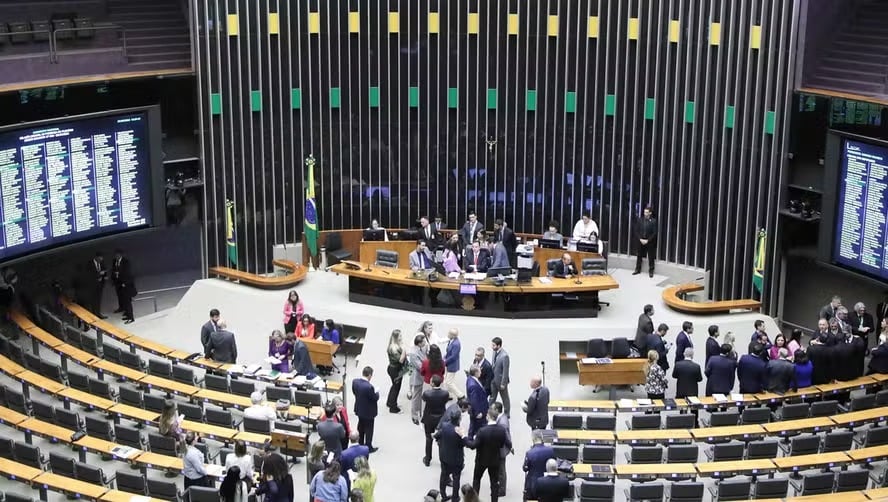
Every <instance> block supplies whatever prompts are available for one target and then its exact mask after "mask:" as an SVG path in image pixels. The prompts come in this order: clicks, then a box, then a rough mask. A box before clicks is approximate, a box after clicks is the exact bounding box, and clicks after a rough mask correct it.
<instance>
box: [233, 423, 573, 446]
mask: <svg viewBox="0 0 888 502" xmlns="http://www.w3.org/2000/svg"><path fill="white" fill-rule="evenodd" d="M243 424H244V432H255V433H256V434H271V421H269V420H266V419H264V418H251V417H244V420H243ZM574 449H576V448H574Z"/></svg>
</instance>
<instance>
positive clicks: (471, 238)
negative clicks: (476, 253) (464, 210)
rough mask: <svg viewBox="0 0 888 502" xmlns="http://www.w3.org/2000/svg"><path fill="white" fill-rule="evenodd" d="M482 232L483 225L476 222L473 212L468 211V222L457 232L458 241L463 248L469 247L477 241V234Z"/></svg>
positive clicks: (476, 216)
mask: <svg viewBox="0 0 888 502" xmlns="http://www.w3.org/2000/svg"><path fill="white" fill-rule="evenodd" d="M481 230H484V224H483V223H481V222H480V221H478V215H476V214H475V211H469V220H468V221H466V222H465V224H464V225H463V226H462V228H461V229H460V230H459V241H460V244H461V245H462V247H463V248H466V247H467V246H471V245H472V243H473V242H475V241H476V240H478V232H479V231H481Z"/></svg>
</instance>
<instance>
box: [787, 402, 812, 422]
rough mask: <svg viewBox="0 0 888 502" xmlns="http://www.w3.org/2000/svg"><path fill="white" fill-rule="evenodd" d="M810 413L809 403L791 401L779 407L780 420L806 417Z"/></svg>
mask: <svg viewBox="0 0 888 502" xmlns="http://www.w3.org/2000/svg"><path fill="white" fill-rule="evenodd" d="M810 413H811V405H810V404H808V403H792V404H784V405H783V407H782V408H780V419H781V420H798V419H800V418H808V415H809V414H810Z"/></svg>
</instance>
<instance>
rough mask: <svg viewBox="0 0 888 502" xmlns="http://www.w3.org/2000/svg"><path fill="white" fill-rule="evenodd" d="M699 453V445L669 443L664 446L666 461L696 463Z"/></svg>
mask: <svg viewBox="0 0 888 502" xmlns="http://www.w3.org/2000/svg"><path fill="white" fill-rule="evenodd" d="M699 454H700V447H699V446H697V445H695V444H691V445H675V444H673V445H669V447H667V448H666V462H673V463H691V464H693V463H696V462H697V457H698V456H699Z"/></svg>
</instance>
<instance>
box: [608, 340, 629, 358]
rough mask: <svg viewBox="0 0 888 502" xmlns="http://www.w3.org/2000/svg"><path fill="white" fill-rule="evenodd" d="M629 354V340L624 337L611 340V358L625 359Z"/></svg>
mask: <svg viewBox="0 0 888 502" xmlns="http://www.w3.org/2000/svg"><path fill="white" fill-rule="evenodd" d="M629 354H631V351H630V349H629V340H627V339H625V338H614V341H613V342H611V357H612V358H613V359H626V358H628V357H629Z"/></svg>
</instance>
